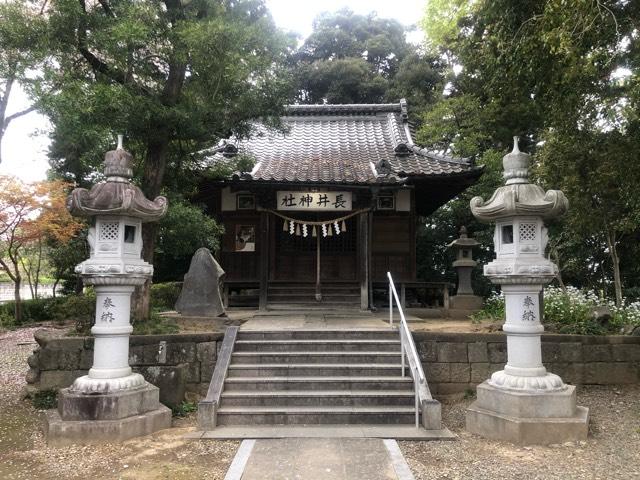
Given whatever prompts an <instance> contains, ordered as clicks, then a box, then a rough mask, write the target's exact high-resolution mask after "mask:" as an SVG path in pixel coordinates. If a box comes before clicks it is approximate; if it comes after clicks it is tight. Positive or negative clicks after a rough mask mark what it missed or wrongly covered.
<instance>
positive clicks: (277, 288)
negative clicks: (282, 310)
mask: <svg viewBox="0 0 640 480" xmlns="http://www.w3.org/2000/svg"><path fill="white" fill-rule="evenodd" d="M267 291H268V292H269V293H271V292H273V293H289V292H301V293H307V292H312V293H314V294H315V293H316V286H315V285H309V284H299V283H298V284H294V285H281V284H272V283H270V284H269V287H268V290H267ZM320 291H321V292H322V293H323V294H325V293H327V294H331V293H344V292H348V293H357V294H358V295H359V294H360V286H358V285H335V284H333V285H320Z"/></svg>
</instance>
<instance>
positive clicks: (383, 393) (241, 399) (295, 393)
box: [221, 390, 415, 407]
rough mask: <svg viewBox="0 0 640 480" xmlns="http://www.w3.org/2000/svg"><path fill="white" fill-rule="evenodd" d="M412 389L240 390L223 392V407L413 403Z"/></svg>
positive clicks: (408, 404)
mask: <svg viewBox="0 0 640 480" xmlns="http://www.w3.org/2000/svg"><path fill="white" fill-rule="evenodd" d="M414 402H415V397H414V392H413V391H412V390H318V391H314V390H285V391H279V390H236V391H228V392H223V393H222V405H221V406H222V407H238V406H282V407H284V406H313V407H320V406H332V407H335V406H345V407H346V406H353V407H366V406H398V405H403V406H411V405H414Z"/></svg>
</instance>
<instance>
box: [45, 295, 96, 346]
mask: <svg viewBox="0 0 640 480" xmlns="http://www.w3.org/2000/svg"><path fill="white" fill-rule="evenodd" d="M95 313H96V296H95V293H94V292H93V291H92V290H90V291H89V292H87V294H86V295H83V294H80V295H67V296H65V297H58V298H56V301H55V302H53V303H52V306H51V308H50V309H49V314H50V317H51V320H54V321H57V322H59V323H64V322H66V321H69V320H72V321H74V322H75V330H76V333H77V334H78V335H88V334H89V333H90V331H91V326H92V325H93V322H94V320H95Z"/></svg>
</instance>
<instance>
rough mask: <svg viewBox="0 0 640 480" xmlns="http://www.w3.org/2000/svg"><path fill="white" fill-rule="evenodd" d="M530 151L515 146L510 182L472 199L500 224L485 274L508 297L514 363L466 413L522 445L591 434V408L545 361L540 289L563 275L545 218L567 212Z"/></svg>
mask: <svg viewBox="0 0 640 480" xmlns="http://www.w3.org/2000/svg"><path fill="white" fill-rule="evenodd" d="M529 162H530V156H529V155H527V154H526V153H522V152H520V151H519V150H518V138H517V137H515V139H514V148H513V151H512V152H511V153H509V154H508V155H506V156H505V157H504V159H503V167H504V174H503V176H504V178H505V180H506V184H505V186H503V187H500V188H498V189H497V190H496V191H495V192H494V194H493V196H492V197H491V198H490V199H489V200H488V201H486V202H485V201H484V200H483V199H482V198H480V197H475V198H473V199H472V200H471V211H472V213H473V215H474V216H475V217H476V218H478V219H479V220H481V221H484V222H495V225H496V226H495V233H494V243H495V251H496V259H495V260H494V261H493V262H491V263H489V264H488V265H485V267H484V274H485V276H487V277H488V278H489V279H490V280H491V282H492V283H494V284H498V285H500V286H501V288H502V292H503V293H504V296H505V316H506V320H505V323H504V326H503V330H504V332H505V333H506V335H507V364H506V365H505V367H504V370H500V371H498V372H495V373H494V374H493V375H492V376H491V378H490V379H489V380H487V381H485V382H483V383H482V384H480V385H478V389H477V400H476V401H475V402H474V403H473V404H472V405H471V406H470V407H469V409H468V410H467V419H466V420H467V429H468V430H469V431H471V432H472V433H477V434H479V435H482V436H484V437H488V438H494V439H500V440H508V441H511V442H514V443H520V444H549V443H560V442H565V441H571V440H582V439H585V438H586V436H587V430H588V409H586V408H584V407H577V406H576V392H575V387H574V386H570V385H566V384H565V383H564V382H563V381H562V379H561V378H560V377H559V376H558V375H555V374H553V373H550V372H547V370H546V369H545V367H544V366H543V364H542V349H541V334H542V332H543V330H544V328H543V326H542V323H541V313H542V312H541V308H540V305H541V302H540V300H541V292H542V288H543V286H544V285H546V284H547V283H549V282H550V281H551V280H552V279H553V278H554V277H555V275H556V273H557V267H556V265H555V264H554V263H552V262H551V261H550V260H549V259H547V258H546V257H545V255H544V254H545V248H546V246H547V240H548V239H547V229H546V227H545V226H544V220H545V219H551V218H554V217H557V216H559V215H562V214H563V213H565V212H566V210H567V208H568V201H567V199H566V197H565V196H564V194H563V193H562V192H561V191H557V190H549V191H548V192H545V191H544V190H543V189H542V188H541V187H539V186H538V185H533V184H531V183H529V181H528V177H529Z"/></svg>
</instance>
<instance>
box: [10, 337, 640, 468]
mask: <svg viewBox="0 0 640 480" xmlns="http://www.w3.org/2000/svg"><path fill="white" fill-rule="evenodd" d="M38 328H40V327H38ZM35 330H37V329H36V328H26V329H20V330H16V331H13V332H7V333H0V401H1V402H2V406H3V407H2V408H1V409H0V479H3V480H4V479H6V480H13V479H56V480H60V479H76V478H77V479H80V478H82V479H86V478H91V479H136V480H138V479H141V480H144V479H171V480H173V479H176V480H179V479H189V480H197V479H223V478H224V475H225V472H226V470H227V468H228V466H229V464H230V463H231V461H232V459H233V456H234V455H235V452H236V450H237V447H238V445H239V442H231V441H207V442H199V441H185V440H183V439H182V436H183V435H184V434H185V433H186V432H188V431H190V430H192V429H194V425H195V418H194V416H191V417H187V418H185V419H174V425H173V428H171V429H168V430H164V431H162V432H159V433H158V434H155V435H151V436H148V437H143V438H140V439H133V440H130V441H127V442H124V443H122V444H107V445H102V446H86V447H81V446H71V447H65V448H57V449H54V448H48V447H47V446H46V444H45V442H44V439H43V437H42V434H41V432H40V412H38V411H37V410H35V409H34V408H33V407H32V406H31V404H30V403H29V402H27V401H23V400H21V399H20V392H21V389H22V387H23V386H24V375H25V373H26V371H27V364H26V359H27V357H28V356H29V354H30V353H31V351H32V350H33V349H34V348H35V347H36V345H35V342H33V332H34V331H35ZM639 398H640V386H638V385H633V386H615V387H584V388H580V389H579V390H578V403H579V404H580V405H584V406H586V407H589V409H590V414H591V424H590V435H589V439H588V440H587V441H586V442H580V443H577V444H575V443H567V444H563V445H552V446H548V447H538V446H535V447H517V446H514V445H512V444H508V443H502V442H495V441H488V440H484V439H482V438H479V437H476V436H473V435H470V434H468V433H466V432H465V431H464V412H465V409H466V407H467V406H468V405H469V403H471V401H472V400H471V399H466V400H463V399H452V400H450V401H444V402H443V421H444V423H445V425H446V426H447V427H449V428H450V429H451V430H452V431H453V432H455V433H456V434H457V435H458V436H459V440H458V441H453V442H399V443H400V448H401V449H402V452H403V454H404V456H405V458H406V459H407V461H408V463H409V465H410V466H411V470H412V471H413V473H414V475H415V477H416V479H417V480H421V479H447V480H453V479H491V480H494V479H527V480H529V479H563V480H564V479H605V478H606V479H630V478H640V400H638V399H639ZM354 480H356V479H354ZM357 480H366V479H357Z"/></svg>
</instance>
